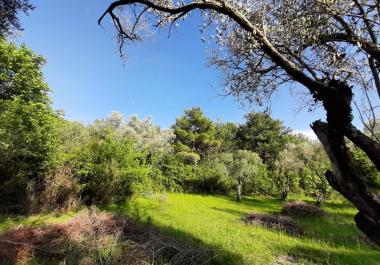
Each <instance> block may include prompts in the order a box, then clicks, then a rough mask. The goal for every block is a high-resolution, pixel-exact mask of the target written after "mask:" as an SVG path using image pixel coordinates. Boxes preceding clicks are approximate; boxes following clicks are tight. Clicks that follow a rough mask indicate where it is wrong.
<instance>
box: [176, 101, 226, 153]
mask: <svg viewBox="0 0 380 265" xmlns="http://www.w3.org/2000/svg"><path fill="white" fill-rule="evenodd" d="M172 129H173V133H174V136H175V137H174V140H173V147H174V149H175V151H176V152H186V153H195V154H198V155H199V156H200V157H205V156H206V155H207V154H209V153H210V152H212V151H214V150H215V149H217V148H218V147H219V146H220V141H219V140H217V139H216V138H215V126H214V124H213V122H212V121H211V120H210V119H209V118H207V117H206V116H205V115H204V114H203V112H202V110H201V109H200V108H192V109H187V110H185V114H184V115H183V116H182V117H179V118H177V119H176V122H175V124H174V125H173V126H172Z"/></svg>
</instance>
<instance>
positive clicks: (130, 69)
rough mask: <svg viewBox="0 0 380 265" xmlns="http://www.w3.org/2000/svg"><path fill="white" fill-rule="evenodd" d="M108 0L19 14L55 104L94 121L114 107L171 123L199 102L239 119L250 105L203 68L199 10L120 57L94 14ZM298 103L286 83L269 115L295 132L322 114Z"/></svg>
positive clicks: (210, 111) (215, 113)
mask: <svg viewBox="0 0 380 265" xmlns="http://www.w3.org/2000/svg"><path fill="white" fill-rule="evenodd" d="M109 2H110V1H93V0H81V1H77V0H67V1H46V0H45V1H42V0H34V1H32V3H33V4H34V5H35V6H36V9H35V10H34V11H33V12H32V13H31V14H30V16H29V17H23V18H22V24H23V26H24V29H25V30H24V31H23V32H22V33H21V34H20V36H19V37H18V38H17V42H19V43H26V45H27V46H28V47H29V48H31V49H33V50H34V51H36V52H37V53H38V54H40V55H42V56H44V57H45V58H46V60H47V64H46V65H45V67H44V72H45V76H46V81H47V82H48V84H49V85H50V87H51V88H52V90H53V93H52V98H53V102H54V108H56V109H62V110H64V111H65V113H66V117H67V118H68V119H70V120H77V121H83V122H91V121H93V120H95V119H96V118H103V117H106V116H107V115H108V114H109V113H110V112H111V111H120V112H122V113H124V114H126V115H131V114H138V115H139V116H140V117H145V116H148V115H151V116H153V120H154V122H155V123H156V124H159V125H161V126H162V127H169V126H170V125H171V124H172V123H173V122H174V120H175V118H176V117H178V116H179V115H181V114H182V113H183V110H184V109H185V108H189V107H192V106H200V107H201V108H202V109H203V110H204V112H205V113H206V115H207V116H209V117H210V118H212V119H214V120H216V119H217V118H220V119H221V120H223V121H235V122H241V121H242V120H243V117H244V114H245V113H246V112H248V111H250V110H253V108H248V107H242V106H241V104H240V103H238V102H236V101H235V100H234V98H233V97H231V96H229V97H222V96H218V95H219V94H221V93H222V89H223V87H222V85H221V84H222V79H221V75H220V73H219V72H218V71H216V70H215V69H212V68H210V67H207V60H206V53H205V50H204V45H203V43H202V42H201V40H200V34H199V30H198V25H199V20H198V18H197V15H195V16H193V17H191V18H190V19H189V20H187V21H186V22H184V23H182V24H181V25H180V27H179V28H178V29H177V30H174V31H173V32H172V34H171V37H170V38H168V33H167V31H163V32H160V33H157V34H156V35H155V36H154V37H153V38H152V39H148V40H146V41H144V42H140V43H137V44H135V45H130V46H127V48H126V49H125V54H126V56H127V58H126V61H125V63H124V64H123V61H122V60H121V59H120V57H119V54H118V51H117V44H116V41H115V39H114V31H113V29H112V27H111V26H110V25H109V23H105V25H104V29H102V28H101V27H99V26H98V25H97V19H98V17H99V16H100V15H101V13H102V11H104V10H105V8H106V7H107V5H108V3H109ZM298 103H299V102H298V101H297V100H296V99H295V98H293V97H292V96H290V95H289V91H288V89H286V88H284V89H283V90H281V91H280V92H279V93H278V95H277V96H275V98H274V100H273V102H272V111H273V117H275V118H278V119H281V120H283V121H284V123H285V125H286V126H289V127H291V128H293V129H295V130H299V131H310V129H309V123H310V122H311V121H313V120H316V119H319V118H323V112H322V111H317V112H316V113H312V112H307V110H303V111H301V112H297V109H298V106H299V105H298Z"/></svg>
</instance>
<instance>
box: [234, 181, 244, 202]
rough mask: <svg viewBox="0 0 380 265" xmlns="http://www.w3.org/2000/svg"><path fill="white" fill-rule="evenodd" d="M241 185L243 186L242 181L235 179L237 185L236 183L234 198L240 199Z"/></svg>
mask: <svg viewBox="0 0 380 265" xmlns="http://www.w3.org/2000/svg"><path fill="white" fill-rule="evenodd" d="M242 187H243V183H242V181H240V180H238V181H237V185H236V188H237V190H236V199H237V200H238V201H241V190H242Z"/></svg>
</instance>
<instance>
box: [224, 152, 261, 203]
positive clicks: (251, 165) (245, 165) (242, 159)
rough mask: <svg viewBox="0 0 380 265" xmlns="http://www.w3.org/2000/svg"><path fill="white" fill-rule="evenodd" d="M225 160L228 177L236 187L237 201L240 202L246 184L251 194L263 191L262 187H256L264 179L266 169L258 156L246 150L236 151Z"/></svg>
mask: <svg viewBox="0 0 380 265" xmlns="http://www.w3.org/2000/svg"><path fill="white" fill-rule="evenodd" d="M227 159H228V161H227V165H228V169H229V176H230V177H231V178H232V179H233V180H234V182H235V185H236V187H237V199H238V200H241V197H242V194H241V192H242V188H243V186H244V187H245V185H246V184H248V183H249V184H250V187H251V191H252V192H256V191H258V190H259V189H265V187H264V186H260V187H258V186H259V185H258V184H260V183H262V179H265V177H266V167H265V165H264V164H263V163H262V162H261V159H260V157H259V155H258V154H256V153H254V152H251V151H247V150H237V151H235V152H234V153H233V154H232V156H231V157H228V158H227ZM227 159H226V160H227Z"/></svg>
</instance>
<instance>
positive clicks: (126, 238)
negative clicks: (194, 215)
mask: <svg viewBox="0 0 380 265" xmlns="http://www.w3.org/2000/svg"><path fill="white" fill-rule="evenodd" d="M212 257H213V256H212V252H211V251H210V250H207V249H202V248H199V249H193V248H188V247H187V246H186V245H183V244H181V243H179V242H176V241H174V240H173V239H171V238H165V237H163V236H161V235H160V234H159V233H158V232H157V231H155V230H153V229H151V228H149V227H143V226H140V225H137V224H135V223H133V222H131V221H130V220H128V219H125V218H123V217H120V216H116V215H112V214H108V213H105V212H100V211H98V210H89V211H88V212H85V213H81V214H79V215H78V216H76V217H74V218H73V219H72V220H70V221H69V222H67V223H63V224H54V225H46V226H43V227H40V228H36V227H30V226H28V227H21V228H18V229H14V230H10V231H8V232H6V233H4V234H2V235H1V236H0V261H7V262H8V263H11V264H16V263H18V262H23V261H26V260H28V259H31V258H35V259H39V260H43V261H45V262H46V261H51V263H50V262H49V264H54V263H57V262H59V261H65V262H66V264H88V265H92V264H115V265H116V264H120V265H121V264H131V265H132V264H133V265H145V264H161V263H162V264H163V263H165V264H207V263H208V260H211V259H212Z"/></svg>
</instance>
